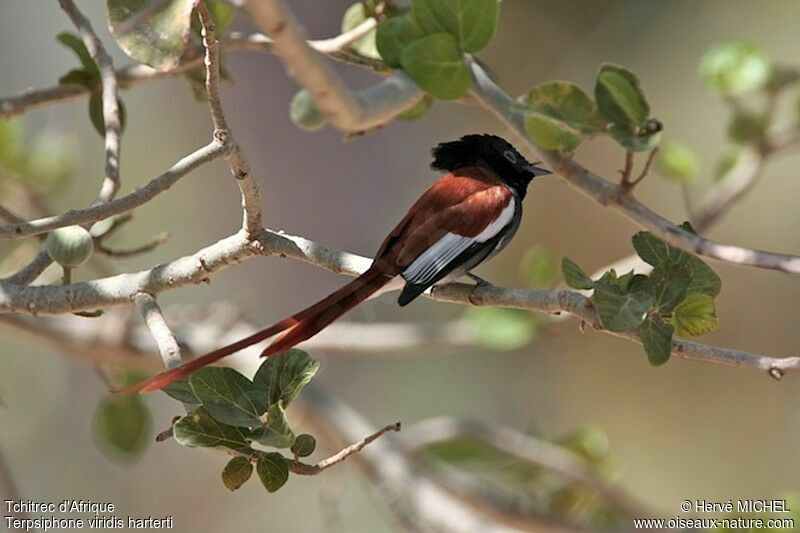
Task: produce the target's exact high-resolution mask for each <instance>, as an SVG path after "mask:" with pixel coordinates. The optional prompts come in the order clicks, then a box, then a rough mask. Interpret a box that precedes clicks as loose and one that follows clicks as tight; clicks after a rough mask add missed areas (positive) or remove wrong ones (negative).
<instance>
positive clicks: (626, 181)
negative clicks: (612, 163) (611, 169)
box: [620, 150, 633, 189]
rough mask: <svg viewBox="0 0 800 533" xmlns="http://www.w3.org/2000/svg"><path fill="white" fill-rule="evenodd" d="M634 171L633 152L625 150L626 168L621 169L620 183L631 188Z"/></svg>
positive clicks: (624, 187) (625, 187)
mask: <svg viewBox="0 0 800 533" xmlns="http://www.w3.org/2000/svg"><path fill="white" fill-rule="evenodd" d="M632 172H633V152H631V151H630V150H628V151H626V152H625V168H624V169H622V170H621V171H620V174H622V179H621V180H620V185H621V186H622V188H623V189H629V188H630V187H631V173H632Z"/></svg>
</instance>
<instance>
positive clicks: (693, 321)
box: [671, 292, 719, 337]
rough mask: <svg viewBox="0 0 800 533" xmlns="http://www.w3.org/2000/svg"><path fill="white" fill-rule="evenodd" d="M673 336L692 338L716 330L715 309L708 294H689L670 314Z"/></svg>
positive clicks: (712, 300)
mask: <svg viewBox="0 0 800 533" xmlns="http://www.w3.org/2000/svg"><path fill="white" fill-rule="evenodd" d="M671 322H672V325H673V326H675V335H677V336H679V337H693V336H695V335H702V334H703V333H708V332H709V331H714V330H715V329H717V325H718V324H719V322H718V320H717V309H716V306H715V305H714V299H713V298H712V297H711V296H709V295H708V294H701V293H697V292H696V293H691V294H688V295H687V296H686V298H685V299H684V300H683V301H682V302H681V303H680V304H678V306H677V307H675V310H674V311H673V312H672V320H671Z"/></svg>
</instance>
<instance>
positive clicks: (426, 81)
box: [400, 33, 470, 100]
mask: <svg viewBox="0 0 800 533" xmlns="http://www.w3.org/2000/svg"><path fill="white" fill-rule="evenodd" d="M400 64H401V65H402V66H403V70H405V71H406V72H407V73H408V75H409V76H411V77H412V78H413V79H414V81H415V82H416V83H417V85H419V86H420V87H421V88H422V89H423V90H425V91H427V92H428V93H430V94H431V96H435V97H436V98H441V99H442V100H455V99H456V98H460V97H462V96H464V94H465V93H466V92H467V89H469V82H470V78H469V71H468V70H467V67H466V65H465V64H464V61H463V60H462V57H461V51H460V50H459V49H458V43H457V42H456V39H455V37H453V36H452V35H450V34H449V33H434V34H433V35H428V36H426V37H423V38H421V39H417V40H416V41H414V42H413V43H411V44H409V45H408V46H406V47H405V48H404V49H403V51H402V52H401V53H400Z"/></svg>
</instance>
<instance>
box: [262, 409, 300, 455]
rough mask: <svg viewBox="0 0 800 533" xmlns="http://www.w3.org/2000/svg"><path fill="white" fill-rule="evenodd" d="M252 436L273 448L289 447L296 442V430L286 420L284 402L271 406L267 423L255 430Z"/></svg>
mask: <svg viewBox="0 0 800 533" xmlns="http://www.w3.org/2000/svg"><path fill="white" fill-rule="evenodd" d="M252 437H253V439H254V440H256V441H258V442H259V443H260V444H263V445H264V446H272V447H273V448H289V447H290V446H292V445H293V444H294V441H295V436H294V432H293V431H292V428H290V427H289V422H288V421H287V420H286V413H285V412H284V410H283V402H281V401H278V403H274V404H272V405H270V406H269V409H268V410H267V423H266V424H264V425H263V426H261V427H259V428H257V429H256V430H255V431H253V434H252Z"/></svg>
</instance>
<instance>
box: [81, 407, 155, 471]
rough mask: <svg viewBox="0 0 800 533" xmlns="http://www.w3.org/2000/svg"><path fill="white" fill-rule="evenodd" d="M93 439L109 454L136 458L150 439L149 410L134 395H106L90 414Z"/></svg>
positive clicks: (150, 423) (123, 457) (150, 422)
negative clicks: (93, 412) (92, 419)
mask: <svg viewBox="0 0 800 533" xmlns="http://www.w3.org/2000/svg"><path fill="white" fill-rule="evenodd" d="M93 427H94V438H95V442H96V443H97V445H98V447H99V448H100V449H101V450H103V451H104V452H106V453H108V454H109V455H111V456H112V457H117V458H121V459H132V458H136V457H138V456H139V455H140V454H141V453H142V452H143V451H144V450H145V448H146V447H147V444H148V442H149V441H150V439H149V436H150V431H151V429H152V421H151V418H150V412H149V411H148V410H147V407H146V406H145V405H144V402H143V401H142V398H141V397H140V396H139V395H138V394H124V395H116V394H114V395H110V396H106V397H105V398H103V399H102V400H101V401H100V404H99V405H98V406H97V410H96V411H95V415H94V422H93Z"/></svg>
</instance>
